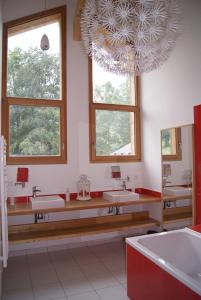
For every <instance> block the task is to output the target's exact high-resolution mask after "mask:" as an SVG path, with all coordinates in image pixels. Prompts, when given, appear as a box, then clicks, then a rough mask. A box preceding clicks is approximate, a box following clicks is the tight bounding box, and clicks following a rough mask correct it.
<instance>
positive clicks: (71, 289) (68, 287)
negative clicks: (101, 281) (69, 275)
mask: <svg viewBox="0 0 201 300" xmlns="http://www.w3.org/2000/svg"><path fill="white" fill-rule="evenodd" d="M62 286H63V288H64V290H65V293H66V295H67V296H70V295H76V294H80V293H84V292H90V291H93V288H92V286H91V285H90V284H89V282H88V280H87V279H86V278H85V277H84V276H83V277H82V278H79V280H77V279H70V280H67V281H63V282H62Z"/></svg>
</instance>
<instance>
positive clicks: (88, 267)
mask: <svg viewBox="0 0 201 300" xmlns="http://www.w3.org/2000/svg"><path fill="white" fill-rule="evenodd" d="M80 268H81V270H82V271H83V273H84V274H85V275H93V274H97V273H98V274H100V273H101V274H102V273H107V272H108V270H107V268H106V267H105V266H104V265H103V263H102V262H100V261H99V262H95V263H94V262H93V263H91V264H82V265H80Z"/></svg>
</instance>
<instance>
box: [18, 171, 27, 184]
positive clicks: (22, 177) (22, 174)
mask: <svg viewBox="0 0 201 300" xmlns="http://www.w3.org/2000/svg"><path fill="white" fill-rule="evenodd" d="M28 177H29V169H28V168H18V169H17V182H28Z"/></svg>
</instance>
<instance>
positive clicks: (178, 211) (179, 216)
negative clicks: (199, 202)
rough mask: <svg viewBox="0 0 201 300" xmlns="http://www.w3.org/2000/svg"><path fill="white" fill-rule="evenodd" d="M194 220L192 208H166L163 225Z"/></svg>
mask: <svg viewBox="0 0 201 300" xmlns="http://www.w3.org/2000/svg"><path fill="white" fill-rule="evenodd" d="M191 219H192V206H191V205H190V206H182V207H174V208H166V209H164V210H163V224H168V223H175V222H180V221H187V220H191Z"/></svg>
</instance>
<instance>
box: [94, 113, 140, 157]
mask: <svg viewBox="0 0 201 300" xmlns="http://www.w3.org/2000/svg"><path fill="white" fill-rule="evenodd" d="M133 128H134V113H130V112H122V111H109V110H96V155H98V156H108V155H109V156H111V155H112V156H113V155H134V154H135V149H134V143H133V140H134V139H133V136H134V132H133Z"/></svg>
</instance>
